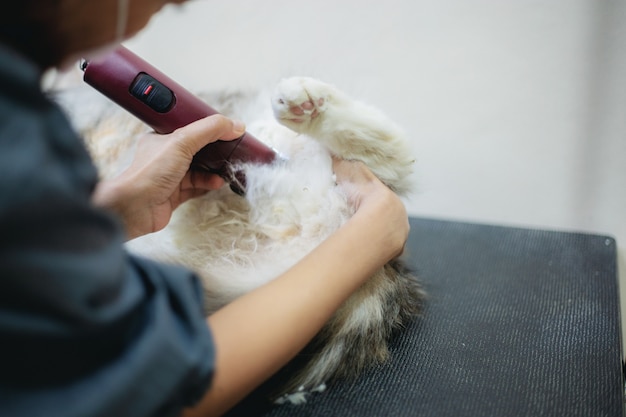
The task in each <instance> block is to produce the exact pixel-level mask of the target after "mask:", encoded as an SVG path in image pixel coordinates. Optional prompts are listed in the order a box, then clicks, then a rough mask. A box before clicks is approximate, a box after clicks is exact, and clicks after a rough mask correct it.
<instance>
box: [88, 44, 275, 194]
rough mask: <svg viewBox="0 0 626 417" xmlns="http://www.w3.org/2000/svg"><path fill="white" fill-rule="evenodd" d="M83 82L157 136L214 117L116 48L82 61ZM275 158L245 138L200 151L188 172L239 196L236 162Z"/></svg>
mask: <svg viewBox="0 0 626 417" xmlns="http://www.w3.org/2000/svg"><path fill="white" fill-rule="evenodd" d="M80 66H81V69H82V70H83V71H84V76H83V79H84V81H85V82H86V83H87V84H89V85H91V86H92V87H94V88H95V89H96V90H98V91H100V92H101V93H102V94H104V95H105V96H107V97H108V98H110V99H111V100H113V101H114V102H116V103H117V104H119V105H120V106H122V107H123V108H125V109H126V110H128V111H129V112H130V113H132V114H133V115H135V116H136V117H138V118H139V119H140V120H142V121H143V122H144V123H146V124H148V125H149V126H151V127H152V128H153V129H154V130H155V131H156V132H157V133H162V134H165V133H171V132H173V131H174V130H176V129H178V128H180V127H183V126H185V125H187V124H189V123H191V122H194V121H196V120H199V119H201V118H204V117H206V116H210V115H212V114H217V113H218V111H216V110H215V109H213V108H212V107H211V106H209V105H208V104H206V103H205V102H204V101H202V100H200V99H199V98H198V97H196V96H195V95H193V94H192V93H190V92H189V91H188V90H186V89H185V88H183V87H182V86H181V85H179V84H178V83H176V82H175V81H173V80H172V79H170V78H169V77H167V76H166V75H165V74H163V73H162V72H160V71H159V70H157V69H156V68H154V67H153V66H152V65H150V64H148V63H147V62H146V61H145V60H143V59H141V58H140V57H138V56H137V55H135V54H134V53H133V52H131V51H130V50H128V49H127V48H125V47H123V46H120V47H118V48H117V49H115V50H114V51H113V52H112V53H110V54H107V55H106V56H104V57H102V58H99V59H94V60H83V61H82V62H81V65H80ZM276 159H277V154H276V152H275V151H274V150H273V149H272V148H270V147H268V146H267V145H265V144H264V143H262V142H260V141H259V140H258V139H256V138H255V137H253V136H252V135H251V134H249V133H248V132H245V133H244V134H243V136H241V137H240V138H238V139H235V140H232V141H222V140H218V141H216V142H213V143H210V144H208V145H206V146H205V147H204V148H202V149H201V150H200V151H199V152H198V153H197V154H196V155H195V156H194V158H193V161H192V168H194V169H203V170H207V171H210V172H213V173H216V174H218V175H220V176H222V177H223V178H224V179H225V180H226V181H228V182H229V183H230V187H231V189H232V190H233V191H235V192H236V193H238V194H243V192H244V187H245V178H243V175H242V174H241V173H237V172H232V169H231V167H232V164H234V163H237V162H256V163H265V164H269V163H272V162H273V161H275V160H276Z"/></svg>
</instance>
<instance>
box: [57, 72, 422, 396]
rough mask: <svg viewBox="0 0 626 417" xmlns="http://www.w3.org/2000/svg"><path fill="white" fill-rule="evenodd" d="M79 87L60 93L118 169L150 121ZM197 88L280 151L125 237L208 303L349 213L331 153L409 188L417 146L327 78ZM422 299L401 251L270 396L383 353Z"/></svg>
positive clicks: (101, 157) (320, 382)
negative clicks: (192, 276) (233, 181)
mask: <svg viewBox="0 0 626 417" xmlns="http://www.w3.org/2000/svg"><path fill="white" fill-rule="evenodd" d="M81 90H83V91H82V92H81V93H77V92H72V91H67V92H65V93H63V94H60V95H57V99H58V101H59V102H60V103H61V105H62V106H63V107H64V109H65V110H66V111H67V113H68V115H69V117H70V120H71V121H72V122H73V123H74V125H75V126H76V128H77V129H78V130H79V132H80V133H81V134H82V135H83V137H84V138H85V142H86V145H87V148H88V150H89V151H90V153H91V155H92V156H93V159H94V161H95V162H96V164H97V166H98V168H99V170H100V173H101V176H102V177H103V178H106V177H111V176H114V175H117V173H119V172H120V171H121V170H122V169H123V168H124V166H125V165H126V164H127V163H128V161H130V158H131V157H132V151H133V144H134V142H133V140H131V139H129V138H133V137H136V136H138V135H139V133H141V132H143V131H145V130H146V126H145V125H143V124H142V123H141V122H140V121H139V120H137V119H135V118H134V117H133V116H131V115H129V114H127V113H125V111H124V110H122V109H120V108H118V107H117V106H115V105H114V104H112V103H110V102H108V101H107V100H106V99H104V98H103V97H100V96H99V95H98V94H97V93H93V92H89V91H85V89H84V88H83V89H81ZM81 94H82V95H81ZM199 96H200V97H201V98H202V99H204V100H205V101H207V102H208V103H210V104H211V105H212V106H213V107H215V108H218V109H219V110H220V111H221V112H222V113H224V114H226V115H236V117H237V118H240V119H243V120H246V122H247V129H248V131H249V132H250V133H252V134H253V135H254V136H255V137H256V138H258V139H260V140H262V141H263V142H265V143H266V144H268V145H269V146H271V147H273V148H274V149H275V150H276V151H277V152H278V153H279V154H280V155H281V158H279V160H278V161H277V162H275V163H273V164H271V165H258V164H252V163H248V164H241V165H238V166H236V167H234V168H235V169H236V170H238V171H241V172H243V173H244V176H245V178H246V184H245V195H244V196H240V195H238V194H236V193H234V192H232V191H231V190H230V189H229V187H223V188H221V189H220V190H217V191H212V192H210V193H208V194H207V195H206V196H204V197H201V198H197V199H193V200H191V201H189V202H187V203H185V204H184V205H182V206H181V207H179V209H178V210H176V211H175V213H174V215H173V217H172V219H171V221H170V224H169V225H168V226H167V227H166V228H165V229H164V230H162V231H160V232H157V233H153V234H150V235H147V236H143V237H140V238H137V239H134V240H132V241H130V242H128V243H127V246H128V249H129V251H131V252H133V253H136V254H138V255H142V256H147V257H150V258H153V259H156V260H160V261H163V262H169V263H176V264H181V265H184V266H187V267H189V268H191V269H193V270H194V271H196V272H197V273H198V274H199V275H200V276H201V278H202V282H203V286H204V289H205V299H206V314H211V313H212V312H213V311H215V310H217V309H219V308H220V307H221V306H223V305H225V304H227V303H228V302H230V301H232V300H233V299H235V298H236V297H238V296H239V295H241V294H244V293H246V292H248V291H251V290H253V289H254V288H256V287H258V286H260V285H262V284H263V283H265V282H268V281H269V280H271V279H273V278H274V277H276V276H278V275H280V274H281V273H282V272H284V271H285V270H286V269H288V268H289V267H290V266H292V265H293V264H295V263H296V262H298V260H300V259H301V258H302V257H303V256H304V255H306V254H307V253H308V252H309V251H311V250H312V249H313V248H314V247H316V246H317V245H318V244H319V243H320V242H322V241H323V240H324V239H326V238H327V237H328V236H329V235H330V234H332V233H333V232H334V231H335V230H337V229H338V228H339V227H340V226H341V225H342V224H343V223H344V222H345V221H346V220H347V219H348V218H349V217H350V215H351V214H352V212H351V208H350V205H349V204H348V202H347V199H346V196H345V195H344V194H343V193H342V192H341V191H340V188H339V187H337V184H336V183H335V178H334V176H333V173H332V162H331V161H332V160H331V155H336V156H338V157H341V158H346V159H353V160H360V161H363V162H364V163H365V164H366V165H367V166H368V167H369V168H370V169H371V170H372V172H373V173H374V174H375V175H376V176H377V177H378V178H380V179H381V180H382V181H383V182H384V183H385V184H386V185H387V186H388V187H390V188H391V189H392V190H393V191H394V192H396V193H397V194H399V195H400V196H407V195H408V194H409V193H410V192H411V191H412V190H413V185H412V181H411V173H412V169H413V164H414V158H413V157H412V156H411V152H410V149H409V146H408V143H407V140H406V138H405V136H404V133H403V132H402V130H401V129H400V128H399V127H397V126H396V124H395V123H394V122H392V121H391V120H390V119H389V118H388V117H387V116H386V115H384V114H383V113H382V112H381V111H380V110H378V109H377V108H375V107H373V106H370V105H367V104H365V103H363V102H361V101H358V100H355V99H353V98H351V97H350V96H348V95H347V94H345V93H343V92H342V91H340V90H339V89H338V88H336V87H335V86H333V85H331V84H328V83H325V82H322V81H320V80H318V79H315V78H310V77H289V78H286V79H283V80H281V81H280V82H279V83H278V85H277V86H276V88H275V89H274V91H273V93H271V95H270V96H271V98H270V100H269V101H270V103H269V104H270V105H268V104H267V103H266V102H265V99H263V97H264V95H263V94H256V95H248V94H244V93H235V94H232V93H226V94H221V95H220V94H218V95H212V96H209V95H202V94H199ZM262 99H263V102H261V100H262ZM354 250H355V251H358V248H354ZM346 261H347V262H349V260H346ZM423 299H424V292H423V290H422V287H421V285H420V283H419V280H418V278H417V277H416V276H415V275H414V274H413V272H411V271H409V270H408V269H407V267H406V266H405V264H404V262H403V261H402V259H401V258H397V259H394V260H392V261H390V262H388V263H387V264H386V265H384V266H383V267H382V268H381V269H380V270H379V271H378V272H376V273H375V274H374V275H373V276H372V277H371V278H370V279H369V280H368V281H367V282H366V283H365V284H364V285H363V286H362V287H361V288H360V289H359V290H358V291H357V292H356V293H355V294H353V295H352V296H351V297H350V298H349V299H348V300H347V301H346V302H345V303H344V304H343V306H342V307H341V308H340V309H339V310H338V311H337V312H336V314H334V316H333V317H332V318H331V319H330V321H329V322H328V323H327V324H326V325H325V327H324V328H323V329H322V330H321V331H320V332H319V334H318V335H317V336H316V337H315V338H314V340H313V341H312V342H311V343H310V344H309V345H308V346H307V347H306V348H305V349H304V351H303V352H302V353H301V354H300V355H299V356H298V357H297V358H296V359H295V360H294V361H292V363H291V364H290V365H289V366H287V367H285V370H288V371H286V372H285V371H284V372H283V374H282V375H284V380H282V381H281V385H280V387H278V388H277V389H276V390H274V391H273V392H272V393H271V399H272V400H274V401H275V402H277V403H282V402H286V401H288V402H291V403H301V402H303V401H305V400H306V394H307V393H309V392H313V391H321V390H323V389H324V387H325V383H327V382H331V381H333V380H335V379H339V378H349V377H356V376H358V375H359V374H360V373H361V372H362V371H363V370H365V369H368V368H370V367H372V366H373V365H375V364H379V363H384V362H385V361H386V360H387V359H388V357H389V349H388V343H389V340H390V338H391V337H392V335H393V334H394V333H395V332H396V331H398V330H401V329H402V328H404V327H405V326H406V325H407V324H408V323H409V322H410V321H412V320H413V319H414V318H416V317H417V316H418V315H419V314H420V310H421V305H422V302H423Z"/></svg>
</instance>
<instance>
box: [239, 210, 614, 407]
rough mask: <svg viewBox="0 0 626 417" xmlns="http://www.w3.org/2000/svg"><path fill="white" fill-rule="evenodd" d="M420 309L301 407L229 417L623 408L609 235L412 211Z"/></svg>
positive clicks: (411, 256)
mask: <svg viewBox="0 0 626 417" xmlns="http://www.w3.org/2000/svg"><path fill="white" fill-rule="evenodd" d="M404 256H405V257H406V259H407V260H408V261H409V263H410V264H411V265H412V266H413V267H414V268H415V269H416V271H417V272H418V273H419V275H420V276H421V279H422V281H423V282H424V284H425V287H426V290H427V292H428V294H429V298H428V300H427V302H426V310H425V312H424V316H423V317H422V318H421V319H419V320H416V321H415V323H413V324H412V325H411V326H410V327H409V328H408V329H407V330H406V331H405V332H404V333H402V334H401V335H399V336H397V337H396V339H395V340H394V341H393V343H392V358H391V360H390V362H388V363H387V364H386V365H384V366H381V367H379V368H377V369H372V370H371V371H368V372H366V373H365V374H363V375H362V376H361V377H359V378H358V379H357V380H355V381H338V382H336V383H334V384H331V385H330V386H329V387H328V390H327V391H325V392H323V393H318V394H313V395H311V396H310V397H309V400H308V402H307V403H306V404H304V405H299V406H293V405H283V406H277V407H267V405H263V404H262V403H261V402H259V399H258V397H257V396H255V395H252V396H251V397H250V398H248V399H247V400H246V401H244V402H243V403H242V404H241V405H240V406H239V407H236V408H235V409H234V410H233V411H232V412H231V413H230V414H229V415H230V416H265V417H270V416H271V417H286V416H290V417H291V416H298V417H300V416H301V417H306V416H319V417H322V416H323V417H331V416H342V417H348V416H354V417H367V416H377V417H378V416H381V417H382V416H407V417H408V416H433V417H442V416H472V417H477V416H509V417H510V416H568V417H574V416H581V417H583V416H584V417H588V416H620V417H621V416H623V397H624V396H623V392H624V390H623V382H622V365H621V363H622V360H621V358H622V355H621V342H620V340H621V339H620V318H619V298H618V297H619V296H618V294H619V292H618V283H617V267H616V242H615V241H614V240H613V239H612V238H611V237H607V236H598V235H591V234H580V233H564V232H556V231H545V230H531V229H519V228H509V227H499V226H490V225H480V224H468V223H459V222H448V221H438V220H430V219H417V218H412V219H411V237H410V240H409V242H408V245H407V249H406V252H405V254H404Z"/></svg>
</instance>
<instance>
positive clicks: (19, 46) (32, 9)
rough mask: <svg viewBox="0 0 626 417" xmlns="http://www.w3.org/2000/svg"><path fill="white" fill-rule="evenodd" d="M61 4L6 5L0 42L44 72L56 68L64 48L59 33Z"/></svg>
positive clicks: (52, 0) (53, 0)
mask: <svg viewBox="0 0 626 417" xmlns="http://www.w3.org/2000/svg"><path fill="white" fill-rule="evenodd" d="M61 1H62V0H19V1H3V2H2V3H1V4H0V42H1V43H4V44H6V45H8V46H9V47H11V48H13V49H15V50H17V51H19V52H21V53H22V54H24V55H26V56H28V57H29V58H30V59H32V60H33V61H35V62H36V63H37V64H39V65H40V66H41V67H42V68H47V67H50V66H52V65H55V64H57V63H58V62H59V61H60V59H61V58H62V56H63V50H64V47H63V45H62V42H61V41H60V39H59V37H58V36H57V33H56V25H55V24H54V22H55V21H57V19H58V18H59V9H60V4H61Z"/></svg>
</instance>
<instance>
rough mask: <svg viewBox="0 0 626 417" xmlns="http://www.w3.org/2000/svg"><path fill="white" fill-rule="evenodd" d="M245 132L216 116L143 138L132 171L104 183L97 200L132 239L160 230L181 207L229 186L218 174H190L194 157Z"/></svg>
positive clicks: (240, 126)
mask: <svg viewBox="0 0 626 417" xmlns="http://www.w3.org/2000/svg"><path fill="white" fill-rule="evenodd" d="M244 130H245V127H244V125H243V124H242V123H240V122H236V121H232V120H230V119H228V118H226V117H224V116H222V115H214V116H209V117H207V118H204V119H201V120H198V121H196V122H194V123H191V124H189V125H187V126H185V127H182V128H180V129H177V130H175V131H174V132H172V133H170V134H168V135H159V134H156V133H148V134H146V135H145V136H143V137H142V138H140V139H139V142H138V145H137V150H136V153H135V158H134V160H133V162H132V163H131V165H130V166H129V167H128V169H126V171H124V172H123V173H122V174H121V175H120V176H119V177H117V178H115V179H112V180H109V181H103V182H101V183H100V184H98V187H97V188H96V191H95V193H94V196H93V201H94V203H95V204H96V205H99V206H102V207H105V208H108V209H111V210H112V211H114V212H116V213H117V214H118V215H120V216H121V217H122V219H123V221H124V225H125V227H126V233H127V235H128V238H129V239H132V238H135V237H138V236H141V235H144V234H147V233H151V232H156V231H159V230H161V229H163V228H164V227H165V226H166V225H167V224H168V222H169V220H170V218H171V216H172V212H173V211H174V209H176V208H177V207H178V206H179V205H180V204H182V203H184V202H185V201H187V200H189V199H190V198H193V197H197V196H200V195H202V194H204V193H206V192H207V191H210V190H216V189H218V188H220V187H221V186H223V185H224V180H223V179H222V178H221V177H219V176H217V175H215V174H211V173H208V172H206V171H199V170H190V169H189V167H190V165H191V160H192V158H193V156H194V155H195V154H196V153H197V152H198V151H199V150H200V149H202V148H203V147H204V146H205V145H207V144H208V143H211V142H215V141H217V140H218V139H219V140H232V139H236V138H238V137H240V136H241V135H242V134H243V133H244Z"/></svg>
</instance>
